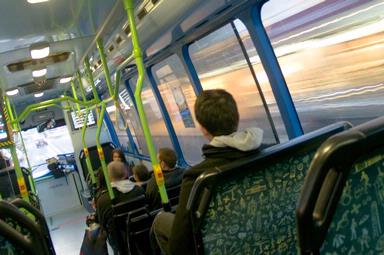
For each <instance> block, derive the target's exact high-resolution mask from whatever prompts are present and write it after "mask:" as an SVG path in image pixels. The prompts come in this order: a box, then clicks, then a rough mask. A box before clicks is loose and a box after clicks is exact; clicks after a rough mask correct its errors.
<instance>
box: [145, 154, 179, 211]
mask: <svg viewBox="0 0 384 255" xmlns="http://www.w3.org/2000/svg"><path fill="white" fill-rule="evenodd" d="M157 158H158V160H159V164H160V167H161V170H162V171H163V175H164V180H165V187H166V188H167V189H168V188H171V187H174V186H178V185H180V184H181V181H182V179H183V174H184V169H182V168H179V167H177V166H176V163H177V156H176V153H175V152H174V151H173V150H172V149H170V148H161V149H160V150H159V152H158V154H157ZM145 193H146V195H147V199H148V204H149V208H150V209H151V210H152V209H157V208H160V207H161V197H160V193H159V189H158V187H157V184H156V179H155V176H154V175H152V177H151V179H150V180H149V181H148V185H147V190H146V192H145Z"/></svg>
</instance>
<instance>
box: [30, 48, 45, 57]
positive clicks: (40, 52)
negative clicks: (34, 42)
mask: <svg viewBox="0 0 384 255" xmlns="http://www.w3.org/2000/svg"><path fill="white" fill-rule="evenodd" d="M48 56H49V46H47V47H44V48H41V49H31V57H32V58H33V59H41V58H45V57H48Z"/></svg>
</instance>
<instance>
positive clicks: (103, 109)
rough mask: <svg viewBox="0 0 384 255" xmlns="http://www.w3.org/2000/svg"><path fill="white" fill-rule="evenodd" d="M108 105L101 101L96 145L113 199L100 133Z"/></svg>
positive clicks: (110, 195)
mask: <svg viewBox="0 0 384 255" xmlns="http://www.w3.org/2000/svg"><path fill="white" fill-rule="evenodd" d="M106 108H107V106H106V105H105V103H104V102H101V111H100V116H99V118H98V119H97V131H96V146H97V152H98V153H99V158H100V162H101V167H102V169H103V173H104V177H105V182H106V183H107V189H108V193H109V197H110V198H111V200H113V199H114V198H115V194H114V193H113V190H112V186H111V183H110V181H109V174H108V170H107V163H106V162H105V156H104V151H103V147H101V144H100V133H101V126H102V125H103V120H104V113H105V109H106Z"/></svg>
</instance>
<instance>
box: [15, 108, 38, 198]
mask: <svg viewBox="0 0 384 255" xmlns="http://www.w3.org/2000/svg"><path fill="white" fill-rule="evenodd" d="M12 109H13V111H14V113H15V114H14V116H15V117H16V118H17V112H16V109H15V105H13V104H12ZM16 123H17V131H18V133H19V135H20V140H21V146H22V148H23V151H24V154H25V158H26V160H27V164H28V170H29V175H28V181H29V184H30V186H31V189H32V192H33V194H35V195H37V193H36V185H35V180H34V179H33V176H32V166H31V162H30V161H29V158H28V153H27V149H26V148H25V143H24V138H23V134H22V133H21V126H20V122H16Z"/></svg>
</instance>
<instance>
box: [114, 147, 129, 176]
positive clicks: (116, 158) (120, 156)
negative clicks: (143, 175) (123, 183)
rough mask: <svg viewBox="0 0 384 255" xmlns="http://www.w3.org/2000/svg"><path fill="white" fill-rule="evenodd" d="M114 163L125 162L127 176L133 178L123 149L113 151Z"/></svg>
mask: <svg viewBox="0 0 384 255" xmlns="http://www.w3.org/2000/svg"><path fill="white" fill-rule="evenodd" d="M112 161H120V162H123V163H124V164H125V165H126V166H127V176H126V178H129V177H130V176H132V169H131V167H130V166H129V165H128V162H127V160H126V158H125V156H124V153H123V151H122V150H121V149H114V150H113V151H112ZM126 178H125V179H126Z"/></svg>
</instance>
